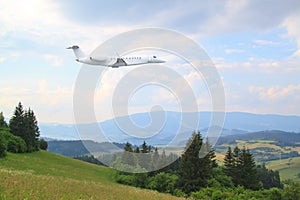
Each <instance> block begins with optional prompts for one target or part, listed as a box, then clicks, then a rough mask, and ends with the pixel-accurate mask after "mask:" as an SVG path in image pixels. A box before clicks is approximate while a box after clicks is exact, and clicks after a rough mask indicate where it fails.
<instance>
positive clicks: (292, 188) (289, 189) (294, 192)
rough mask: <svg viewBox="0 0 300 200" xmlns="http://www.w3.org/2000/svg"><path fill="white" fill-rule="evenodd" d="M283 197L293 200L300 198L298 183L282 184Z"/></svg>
mask: <svg viewBox="0 0 300 200" xmlns="http://www.w3.org/2000/svg"><path fill="white" fill-rule="evenodd" d="M283 191H284V192H283V199H288V200H294V199H300V183H299V182H290V183H289V184H287V185H284V190H283Z"/></svg>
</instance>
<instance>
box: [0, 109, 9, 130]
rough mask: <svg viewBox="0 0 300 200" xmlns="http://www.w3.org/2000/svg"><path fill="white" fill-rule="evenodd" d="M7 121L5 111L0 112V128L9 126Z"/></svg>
mask: <svg viewBox="0 0 300 200" xmlns="http://www.w3.org/2000/svg"><path fill="white" fill-rule="evenodd" d="M7 127H8V126H7V123H6V121H5V119H4V116H3V112H0V128H7Z"/></svg>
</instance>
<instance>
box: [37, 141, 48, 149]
mask: <svg viewBox="0 0 300 200" xmlns="http://www.w3.org/2000/svg"><path fill="white" fill-rule="evenodd" d="M39 146H40V149H42V150H47V149H48V142H47V141H45V140H44V139H41V140H40V141H39Z"/></svg>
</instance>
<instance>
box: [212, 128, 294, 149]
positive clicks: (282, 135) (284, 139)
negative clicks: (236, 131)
mask: <svg viewBox="0 0 300 200" xmlns="http://www.w3.org/2000/svg"><path fill="white" fill-rule="evenodd" d="M236 140H246V141H250V140H275V141H277V144H279V145H282V146H295V145H296V146H300V134H299V133H291V132H285V131H279V130H267V131H259V132H254V133H246V134H240V135H229V136H224V137H222V138H220V139H219V140H218V143H217V144H218V145H221V144H224V143H227V144H231V143H234V142H235V141H236Z"/></svg>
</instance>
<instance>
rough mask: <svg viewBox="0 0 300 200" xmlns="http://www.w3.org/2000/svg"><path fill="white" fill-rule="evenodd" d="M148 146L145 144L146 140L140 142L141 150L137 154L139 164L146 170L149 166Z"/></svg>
mask: <svg viewBox="0 0 300 200" xmlns="http://www.w3.org/2000/svg"><path fill="white" fill-rule="evenodd" d="M149 147H150V146H148V145H147V144H146V141H144V143H143V144H142V150H141V153H142V154H141V155H139V156H138V163H139V165H140V166H141V167H142V168H144V169H147V170H150V168H151V154H150V151H149V149H150V148H149Z"/></svg>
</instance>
